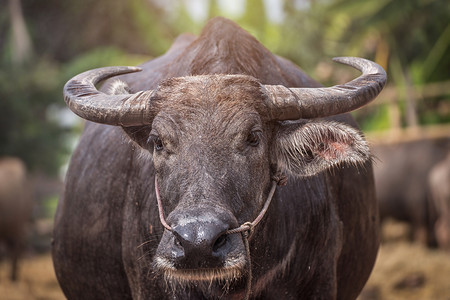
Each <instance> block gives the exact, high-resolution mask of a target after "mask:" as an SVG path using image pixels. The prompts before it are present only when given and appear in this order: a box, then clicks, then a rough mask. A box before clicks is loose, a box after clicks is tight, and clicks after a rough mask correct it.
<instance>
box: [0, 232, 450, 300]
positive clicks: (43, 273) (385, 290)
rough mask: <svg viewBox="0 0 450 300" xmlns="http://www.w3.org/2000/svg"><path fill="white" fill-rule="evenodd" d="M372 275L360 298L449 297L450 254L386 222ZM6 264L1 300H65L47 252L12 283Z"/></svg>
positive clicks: (24, 265) (0, 276)
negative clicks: (411, 239) (407, 236)
mask: <svg viewBox="0 0 450 300" xmlns="http://www.w3.org/2000/svg"><path fill="white" fill-rule="evenodd" d="M383 231H384V232H388V233H389V234H388V236H389V237H388V238H387V239H386V242H384V243H383V245H382V246H381V249H380V252H379V254H378V259H377V263H376V265H375V268H374V271H373V273H372V276H371V277H370V279H369V282H368V283H367V285H366V288H365V289H364V291H363V293H362V295H361V296H360V300H400V299H401V300H403V299H405V300H419V299H420V300H450V253H446V252H443V251H440V250H430V249H427V248H425V247H424V246H422V245H420V244H417V243H409V242H406V241H405V240H404V239H403V238H402V237H401V234H402V226H399V224H393V223H388V224H386V225H385V226H384V228H383ZM8 272H9V265H6V264H5V262H2V263H1V264H0V299H2V300H25V299H26V300H33V299H36V300H59V299H65V298H64V295H63V294H62V292H61V289H60V288H59V286H58V283H57V281H56V277H55V274H54V271H53V266H52V261H51V257H50V254H44V255H35V256H31V255H29V256H28V257H26V258H25V259H24V260H22V262H21V265H20V273H19V276H20V279H19V281H18V282H11V281H9V278H8Z"/></svg>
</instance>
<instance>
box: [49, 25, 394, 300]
mask: <svg viewBox="0 0 450 300" xmlns="http://www.w3.org/2000/svg"><path fill="white" fill-rule="evenodd" d="M338 61H340V62H342V63H345V64H349V65H351V66H354V67H355V68H358V69H360V70H361V71H362V73H363V74H362V75H361V76H360V77H358V78H357V79H355V80H353V81H351V82H349V83H346V84H344V85H339V86H334V87H329V88H321V87H320V85H319V84H318V83H316V82H314V81H313V80H312V79H310V78H309V77H308V76H307V75H305V74H304V73H303V72H302V71H301V70H300V69H299V68H298V67H296V66H295V65H294V64H293V63H291V62H289V61H288V60H286V59H284V58H281V57H278V56H275V55H273V54H272V53H270V52H269V51H268V50H267V49H266V48H264V47H263V46H262V45H261V44H260V43H259V42H258V41H257V40H256V39H254V38H253V37H252V36H251V35H249V34H248V33H247V32H246V31H244V30H243V29H241V28H240V27H239V26H237V25H236V24H234V23H232V22H231V21H229V20H226V19H223V18H216V19H213V20H212V21H210V22H209V23H208V24H207V25H206V27H205V28H204V30H203V31H202V33H201V34H200V36H199V37H197V38H196V37H194V36H191V35H182V36H181V37H179V38H178V39H177V40H176V41H175V43H174V45H173V46H172V47H171V49H169V51H168V52H167V53H166V54H165V55H163V56H161V57H159V58H156V59H154V60H151V61H149V62H147V63H144V64H143V65H142V66H141V69H142V71H141V72H140V73H132V74H127V75H124V76H121V77H120V78H121V81H119V82H117V81H116V82H115V83H112V84H111V85H110V86H109V87H105V89H106V90H109V92H102V91H98V90H97V89H96V88H95V86H94V85H95V84H96V83H98V82H99V81H101V80H103V79H105V78H108V77H111V76H115V75H120V74H123V73H127V72H134V71H138V70H140V69H137V68H131V67H110V68H101V69H96V70H91V71H87V72H85V73H82V74H80V75H77V76H75V77H74V78H73V79H72V80H70V81H69V82H68V83H67V84H66V86H65V88H64V96H65V100H66V102H67V104H68V106H69V107H70V108H71V109H72V110H73V111H74V112H75V113H76V114H78V115H79V116H81V117H83V118H85V119H87V120H89V121H93V122H96V123H100V124H96V123H91V122H87V124H86V128H85V130H84V133H83V135H82V137H81V140H80V143H79V145H78V147H77V149H76V150H75V152H74V154H73V157H72V161H71V163H70V166H69V170H68V173H67V178H66V187H65V193H64V196H63V198H62V199H61V200H60V202H59V205H58V209H57V214H56V223H55V231H54V245H53V259H54V265H55V270H56V274H57V277H58V280H59V282H60V285H61V286H62V289H63V291H64V293H65V295H66V296H67V297H68V298H69V299H79V298H83V299H130V298H132V299H217V298H221V299H242V298H249V297H250V298H261V299H276V298H280V297H281V298H283V299H299V298H303V299H355V298H356V297H357V295H358V294H359V292H360V290H361V289H362V287H363V286H364V284H365V282H366V280H367V278H368V277H369V274H370V272H371V269H372V267H373V264H374V260H375V257H376V254H377V250H378V245H379V236H378V211H377V204H376V200H375V193H374V182H373V175H372V167H371V158H370V153H369V149H368V146H367V144H366V142H365V140H364V138H363V137H362V136H361V134H360V132H359V130H358V129H357V128H356V124H355V123H354V121H353V120H352V119H351V117H350V116H349V115H348V114H346V112H348V111H350V110H352V109H356V108H357V107H360V106H362V105H364V104H365V103H367V102H368V101H370V100H372V99H373V98H374V97H376V95H377V94H378V93H379V92H380V91H381V89H382V88H383V86H384V84H385V80H386V74H385V72H384V70H383V69H382V68H381V67H379V66H378V65H376V64H375V63H372V62H370V61H367V60H364V59H359V58H340V59H338ZM335 115H339V116H335ZM331 116H334V117H331ZM108 125H113V126H108ZM283 174H284V175H283ZM286 179H287V185H286V186H285V187H281V188H279V189H278V190H276V191H275V192H274V187H275V186H276V185H277V184H284V183H286ZM272 195H273V199H272ZM270 201H271V204H270ZM269 204H270V205H269Z"/></svg>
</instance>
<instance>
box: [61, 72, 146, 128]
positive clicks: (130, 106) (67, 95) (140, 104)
mask: <svg viewBox="0 0 450 300" xmlns="http://www.w3.org/2000/svg"><path fill="white" fill-rule="evenodd" d="M141 70H142V69H140V68H137V67H106V68H99V69H93V70H89V71H86V72H84V73H81V74H79V75H77V76H75V77H73V78H72V79H70V80H69V81H68V82H67V83H66V85H65V86H64V100H65V101H66V103H67V105H68V106H69V108H70V109H71V110H72V111H73V112H74V113H76V114H77V115H79V116H80V117H82V118H83V119H86V120H89V121H93V122H97V123H102V124H108V125H121V126H125V127H127V126H138V125H146V124H149V122H150V120H151V118H150V105H149V103H150V97H151V95H152V92H153V91H151V90H148V91H141V92H138V93H136V94H127V95H107V94H105V93H103V92H100V91H98V90H97V88H96V87H95V84H97V83H99V82H100V81H102V80H104V79H107V78H110V77H113V76H117V75H121V74H126V73H132V72H139V71H141Z"/></svg>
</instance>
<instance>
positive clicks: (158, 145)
mask: <svg viewBox="0 0 450 300" xmlns="http://www.w3.org/2000/svg"><path fill="white" fill-rule="evenodd" d="M148 141H149V143H152V144H153V145H154V147H155V151H161V150H163V149H164V144H163V142H162V140H161V138H160V137H159V136H157V135H154V134H151V135H150V136H149V138H148Z"/></svg>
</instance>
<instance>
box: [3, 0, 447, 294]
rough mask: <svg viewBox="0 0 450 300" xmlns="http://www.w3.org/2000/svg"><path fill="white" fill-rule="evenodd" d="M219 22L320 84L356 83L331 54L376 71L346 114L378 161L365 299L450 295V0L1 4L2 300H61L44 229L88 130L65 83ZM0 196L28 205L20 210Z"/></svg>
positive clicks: (18, 0) (50, 0)
mask: <svg viewBox="0 0 450 300" xmlns="http://www.w3.org/2000/svg"><path fill="white" fill-rule="evenodd" d="M218 15H220V16H225V17H227V18H230V19H232V20H234V21H235V22H237V23H238V24H239V25H240V26H241V27H243V28H244V29H246V30H247V31H249V32H250V33H251V34H253V35H254V36H255V37H256V38H257V39H258V40H259V41H260V42H261V43H262V44H264V45H265V46H266V47H267V48H268V49H269V50H271V51H272V52H274V53H276V54H278V55H281V56H284V57H286V58H288V59H290V60H292V61H293V62H295V63H296V64H297V65H299V66H300V67H301V68H302V69H304V70H305V71H306V73H308V74H309V75H310V76H311V77H313V78H314V79H316V80H317V81H319V82H321V83H323V84H324V85H334V84H338V83H343V82H346V81H348V80H350V79H352V78H353V77H355V76H357V75H358V72H356V71H354V70H350V69H351V68H348V67H341V66H339V65H336V64H334V63H332V62H331V58H332V57H335V56H360V57H365V58H368V59H371V60H373V61H375V62H377V63H378V64H380V65H381V66H382V67H384V68H385V70H386V71H387V73H388V78H389V79H388V84H387V86H386V88H385V89H384V91H383V92H382V94H381V95H380V96H379V97H378V98H377V100H376V101H374V102H373V103H372V104H370V105H369V106H367V107H365V108H363V109H360V110H358V111H357V112H355V113H354V116H355V118H356V119H357V121H358V122H359V124H360V125H361V127H362V129H363V131H364V133H365V134H366V136H367V138H368V140H369V142H370V143H371V144H372V147H373V152H374V154H375V157H376V158H375V159H374V160H375V175H376V180H377V185H378V187H377V189H378V191H377V192H378V195H379V198H380V212H381V217H382V220H383V228H382V229H383V243H382V247H381V250H380V254H379V257H378V260H377V264H376V266H375V269H374V272H373V274H372V277H371V278H370V280H369V282H368V284H367V287H366V288H365V290H364V292H363V294H362V295H361V299H450V280H449V278H450V252H449V248H450V209H449V206H450V191H449V189H450V188H449V186H450V174H449V173H450V159H449V158H447V160H445V158H446V157H448V156H449V152H450V2H449V1H447V0H365V1H359V0H296V1H295V0H189V1H188V0H127V1H125V0H122V1H108V0H96V1H93V0H77V1H74V0H72V1H69V0H66V1H60V0H46V1H38V0H0V298H1V299H64V297H63V295H62V293H61V291H60V289H59V287H58V284H57V282H56V279H55V276H54V273H53V267H52V263H51V258H50V255H49V249H50V241H51V230H52V224H53V215H54V212H55V209H56V205H57V199H58V197H59V195H60V193H61V191H62V182H63V179H64V172H65V169H66V166H67V163H68V160H69V159H70V153H71V151H72V150H73V148H74V147H75V145H76V142H77V139H78V137H79V135H80V133H81V131H82V129H83V122H82V121H81V119H79V118H77V117H76V116H75V115H74V114H72V113H71V112H70V111H69V110H68V109H67V108H66V107H65V104H64V101H63V98H62V88H63V85H64V83H65V82H66V81H67V80H68V79H70V78H71V77H72V76H74V75H76V74H78V73H80V72H83V71H85V70H88V69H92V68H96V67H102V66H109V65H138V64H140V63H143V62H145V61H147V60H149V59H152V58H154V57H156V56H159V55H161V54H163V53H164V52H165V51H166V50H167V49H168V48H169V46H170V45H171V43H172V42H173V40H174V39H175V38H176V37H177V36H178V35H179V34H180V33H183V32H191V33H194V34H197V35H198V34H199V33H200V31H201V29H202V27H203V26H204V25H205V23H206V22H207V20H209V19H210V18H212V17H214V16H218ZM15 186H18V187H15ZM2 189H3V191H2ZM1 197H3V198H4V199H8V197H9V198H13V199H18V198H23V199H25V200H23V201H22V202H20V201H15V202H17V203H19V202H20V203H21V204H20V207H19V208H17V207H13V205H10V207H9V206H8V204H4V203H3V204H2V199H1ZM5 201H7V200H3V202H5ZM16 206H17V205H16ZM12 211H16V213H12ZM14 214H16V215H14ZM21 220H26V221H21ZM8 222H9V223H8ZM23 224H25V225H23ZM14 230H16V231H14ZM13 231H14V234H12V233H11V232H13ZM21 232H24V233H23V234H22V236H23V237H24V241H25V244H24V245H25V247H24V249H25V250H24V251H23V253H22V254H23V255H22V259H21V260H20V261H19V264H18V265H19V268H18V273H17V274H11V271H10V269H11V266H10V259H9V256H10V255H9V253H10V252H11V251H9V250H10V249H11V248H13V249H21V247H20V246H21V241H20V240H18V241H15V240H14V238H11V236H13V237H19V236H21ZM14 247H17V248H14ZM12 252H13V253H19V252H20V251H19V250H17V251H16V250H14V251H12ZM11 277H16V280H15V281H12V280H11Z"/></svg>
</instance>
